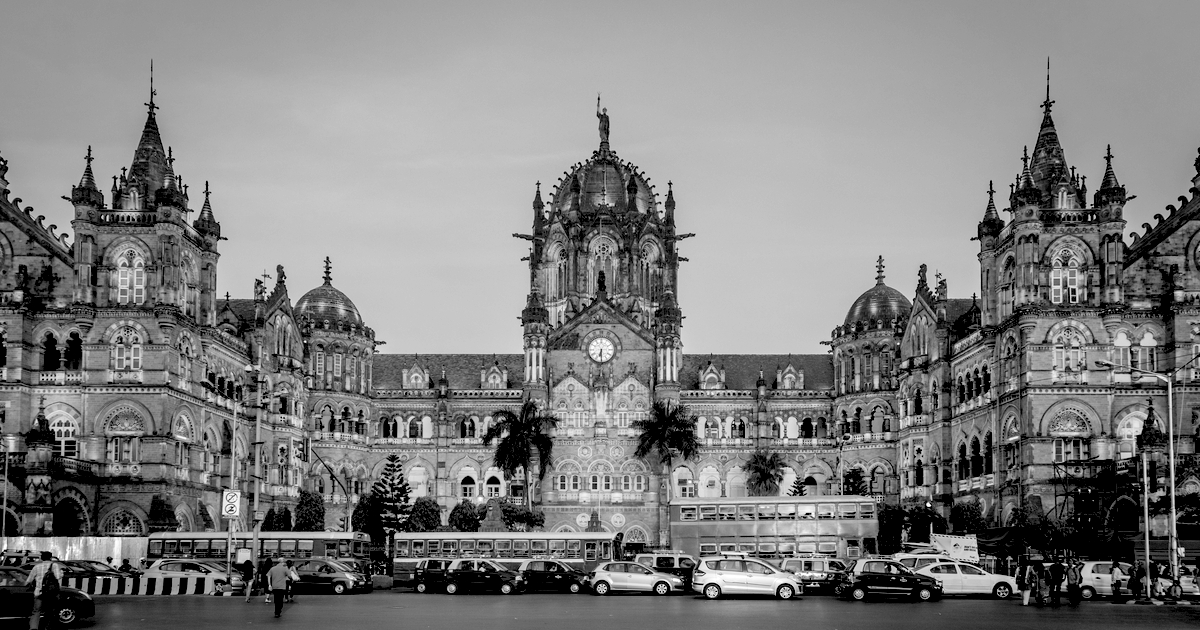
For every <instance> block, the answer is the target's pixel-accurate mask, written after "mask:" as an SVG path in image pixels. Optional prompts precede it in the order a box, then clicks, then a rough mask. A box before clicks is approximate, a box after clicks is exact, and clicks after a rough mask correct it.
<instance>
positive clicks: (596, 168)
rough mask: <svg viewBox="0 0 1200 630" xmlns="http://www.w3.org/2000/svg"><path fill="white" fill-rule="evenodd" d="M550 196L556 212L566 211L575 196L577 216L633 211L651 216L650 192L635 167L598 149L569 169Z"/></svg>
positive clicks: (653, 201) (651, 202) (640, 173)
mask: <svg viewBox="0 0 1200 630" xmlns="http://www.w3.org/2000/svg"><path fill="white" fill-rule="evenodd" d="M565 175H566V177H565V178H564V179H563V180H562V181H561V182H560V183H559V185H558V188H557V190H556V191H555V193H554V205H555V206H556V207H557V209H558V210H559V211H566V210H568V209H569V208H570V207H571V206H572V205H573V202H574V199H575V194H576V193H578V195H579V207H578V208H575V209H576V210H577V211H579V212H584V213H588V212H598V211H601V210H603V209H606V208H607V209H609V210H612V211H618V212H627V211H629V210H631V209H632V210H635V211H637V212H638V213H640V214H646V213H647V212H653V211H654V209H655V206H656V203H655V199H654V189H653V188H652V187H651V186H650V184H649V183H647V181H646V176H645V174H644V173H642V172H641V171H640V170H639V169H638V167H637V166H634V165H633V164H631V163H629V162H626V161H624V160H622V159H621V158H619V157H617V154H616V153H614V152H613V151H611V150H609V149H607V148H602V149H600V150H599V151H596V152H594V153H592V156H591V157H590V158H588V160H587V161H585V162H581V163H579V164H575V165H573V166H572V167H571V169H570V171H568V172H567V173H566V174H565Z"/></svg>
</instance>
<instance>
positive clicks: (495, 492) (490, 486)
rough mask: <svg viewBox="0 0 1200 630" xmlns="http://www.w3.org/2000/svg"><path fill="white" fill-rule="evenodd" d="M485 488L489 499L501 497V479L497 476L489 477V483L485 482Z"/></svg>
mask: <svg viewBox="0 0 1200 630" xmlns="http://www.w3.org/2000/svg"><path fill="white" fill-rule="evenodd" d="M484 490H485V492H486V493H487V497H488V498H489V499H490V498H494V497H499V496H500V480H499V479H497V478H496V477H495V476H492V477H488V480H487V483H486V484H484Z"/></svg>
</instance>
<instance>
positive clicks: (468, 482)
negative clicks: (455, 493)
mask: <svg viewBox="0 0 1200 630" xmlns="http://www.w3.org/2000/svg"><path fill="white" fill-rule="evenodd" d="M458 487H459V489H460V493H459V496H461V497H462V498H464V499H470V498H471V497H473V496H475V478H474V477H463V478H462V481H460V482H458Z"/></svg>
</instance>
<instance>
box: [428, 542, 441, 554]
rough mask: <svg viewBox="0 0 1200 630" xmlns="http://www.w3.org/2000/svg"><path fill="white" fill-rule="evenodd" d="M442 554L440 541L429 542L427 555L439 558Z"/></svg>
mask: <svg viewBox="0 0 1200 630" xmlns="http://www.w3.org/2000/svg"><path fill="white" fill-rule="evenodd" d="M441 553H442V542H441V541H440V540H431V541H429V555H431V556H439V555H441Z"/></svg>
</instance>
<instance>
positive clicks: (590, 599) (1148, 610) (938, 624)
mask: <svg viewBox="0 0 1200 630" xmlns="http://www.w3.org/2000/svg"><path fill="white" fill-rule="evenodd" d="M298 599H299V601H298V602H297V603H295V604H288V605H287V606H286V607H285V609H284V613H283V617H282V618H281V619H275V618H274V617H273V608H274V607H273V606H272V605H269V604H265V603H263V599H262V597H256V598H254V600H253V602H252V603H246V602H245V600H244V599H243V598H240V597H203V596H177V597H131V596H125V597H118V596H101V597H97V598H96V604H97V605H96V619H95V620H94V621H93V622H91V623H88V624H84V625H83V626H82V627H84V628H97V629H99V628H122V629H128V628H154V629H157V628H164V629H171V630H184V629H188V630H191V629H202V628H235V627H260V626H269V627H287V628H295V629H312V630H333V629H339V630H341V629H347V628H370V629H374V628H405V629H412V628H434V629H441V628H446V629H450V628H454V629H458V628H472V629H486V630H507V629H512V630H530V629H533V628H555V629H558V628H576V629H577V628H647V627H650V628H653V629H654V630H674V629H680V630H709V629H712V630H730V629H735V628H739V629H740V628H750V629H755V630H765V629H768V628H780V629H784V628H787V629H794V628H830V629H838V630H842V629H846V630H853V629H858V628H863V629H866V628H871V629H878V628H889V629H892V628H895V629H897V630H908V629H912V630H928V629H930V628H955V629H959V630H961V629H966V628H970V629H972V630H975V629H980V628H983V629H988V628H996V629H997V630H1020V629H1022V628H1037V629H1039V630H1045V629H1051V630H1068V629H1071V628H1080V629H1085V628H1086V629H1087V630H1097V629H1100V628H1118V627H1126V628H1130V627H1132V628H1154V629H1155V630H1169V629H1172V628H1189V629H1195V628H1197V627H1200V606H1129V605H1120V606H1116V605H1112V604H1109V603H1107V602H1088V603H1085V604H1083V605H1082V606H1080V607H1079V608H1078V609H1071V608H1067V607H1065V606H1064V607H1062V608H1059V609H1050V608H1045V609H1038V608H1035V607H1032V606H1031V607H1022V606H1021V605H1020V604H1019V603H1018V602H1017V600H1016V599H1010V600H1007V601H998V600H993V599H958V598H952V599H945V600H941V601H936V602H928V603H915V602H907V601H897V602H890V601H880V602H866V603H861V602H849V601H842V600H837V599H833V598H831V597H826V596H806V597H803V598H800V599H797V600H793V601H778V600H773V599H758V598H754V599H750V598H745V599H728V600H717V601H707V600H703V599H699V598H695V597H692V596H691V595H672V596H669V597H655V596H652V595H641V594H621V595H613V596H608V597H596V596H593V595H583V594H581V595H541V594H538V595H509V596H504V595H457V596H452V595H432V594H430V595H418V594H415V593H412V592H409V591H407V590H405V591H397V592H393V591H376V592H374V593H370V594H363V595H342V596H335V595H307V594H306V595H301V596H299V597H298Z"/></svg>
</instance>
